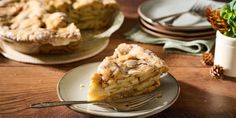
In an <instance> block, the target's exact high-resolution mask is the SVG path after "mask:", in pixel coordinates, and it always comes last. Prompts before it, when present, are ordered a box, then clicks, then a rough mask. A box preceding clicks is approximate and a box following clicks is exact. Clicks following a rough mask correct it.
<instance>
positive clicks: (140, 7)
mask: <svg viewBox="0 0 236 118" xmlns="http://www.w3.org/2000/svg"><path fill="white" fill-rule="evenodd" d="M150 1H153V0H148V1H145V2H143V3H142V4H140V5H139V6H138V10H137V12H138V14H139V16H140V17H141V18H142V19H143V20H145V21H146V22H148V23H150V24H153V25H156V26H159V27H163V28H166V29H169V30H181V31H182V30H202V29H212V28H211V26H210V25H209V26H191V27H189V26H174V27H171V26H167V25H160V24H158V23H155V22H153V20H152V19H151V18H149V17H148V16H146V15H145V14H144V13H143V12H142V10H141V9H142V7H143V6H144V5H145V4H147V3H148V2H150Z"/></svg>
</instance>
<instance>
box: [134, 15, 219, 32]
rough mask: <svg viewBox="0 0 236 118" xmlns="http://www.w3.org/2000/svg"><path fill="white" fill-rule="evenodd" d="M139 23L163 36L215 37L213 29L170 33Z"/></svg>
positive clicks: (145, 23)
mask: <svg viewBox="0 0 236 118" xmlns="http://www.w3.org/2000/svg"><path fill="white" fill-rule="evenodd" d="M139 23H140V25H143V26H145V27H147V28H149V29H151V30H153V31H156V32H160V33H163V34H167V35H172V36H180V37H181V36H183V37H198V36H204V35H208V36H209V35H215V34H216V31H215V30H213V29H210V30H202V31H192V32H189V31H188V32H184V31H171V30H166V29H165V28H162V27H157V26H154V25H151V24H149V23H147V22H146V21H144V20H143V19H141V18H140V19H139Z"/></svg>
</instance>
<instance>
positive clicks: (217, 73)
mask: <svg viewBox="0 0 236 118" xmlns="http://www.w3.org/2000/svg"><path fill="white" fill-rule="evenodd" d="M210 74H211V76H212V77H213V78H216V79H220V78H222V77H223V75H224V69H223V67H222V66H220V65H214V66H212V67H211V70H210Z"/></svg>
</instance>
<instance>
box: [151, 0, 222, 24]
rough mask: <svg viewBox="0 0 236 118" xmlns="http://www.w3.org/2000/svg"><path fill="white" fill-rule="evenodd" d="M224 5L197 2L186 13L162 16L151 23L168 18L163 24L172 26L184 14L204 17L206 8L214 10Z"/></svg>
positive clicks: (203, 0) (204, 0) (202, 1)
mask: <svg viewBox="0 0 236 118" xmlns="http://www.w3.org/2000/svg"><path fill="white" fill-rule="evenodd" d="M224 4H225V3H219V2H214V1H206V0H197V1H196V3H195V4H194V5H193V6H192V7H191V8H190V9H189V10H187V11H184V12H180V13H175V14H171V15H167V16H163V17H160V18H155V19H152V22H156V23H158V22H159V21H161V20H164V19H167V18H170V19H168V20H167V21H165V24H166V25H172V24H173V22H174V21H175V20H176V19H178V18H179V17H180V16H182V15H183V14H185V13H192V14H193V15H198V16H201V17H204V16H205V11H206V9H207V7H209V6H211V7H214V8H219V7H220V6H222V5H224ZM171 17H172V18H171Z"/></svg>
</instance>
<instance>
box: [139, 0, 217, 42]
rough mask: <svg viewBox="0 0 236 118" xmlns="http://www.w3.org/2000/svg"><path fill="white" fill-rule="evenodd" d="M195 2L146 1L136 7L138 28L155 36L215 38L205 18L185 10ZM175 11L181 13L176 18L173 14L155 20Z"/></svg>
mask: <svg viewBox="0 0 236 118" xmlns="http://www.w3.org/2000/svg"><path fill="white" fill-rule="evenodd" d="M198 2H199V1H198ZM196 3H197V0H149V1H146V2H144V3H143V4H141V5H140V6H139V8H138V14H139V16H140V17H139V24H140V28H141V29H142V30H143V31H144V32H146V33H148V34H151V35H154V36H157V37H165V38H171V39H177V40H198V39H213V38H215V31H214V30H213V29H212V28H211V24H210V23H209V22H208V21H207V19H206V18H204V17H201V16H199V15H196V14H193V13H190V12H186V11H189V10H190V9H191V8H192V7H193V6H194V5H196ZM205 3H206V2H204V4H205ZM208 3H209V1H208ZM201 4H202V3H201ZM203 6H206V5H203ZM177 13H183V14H181V15H180V16H178V17H176V18H174V17H175V16H173V17H168V18H166V19H163V20H159V21H156V22H155V19H160V18H162V17H164V16H168V15H172V14H177Z"/></svg>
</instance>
